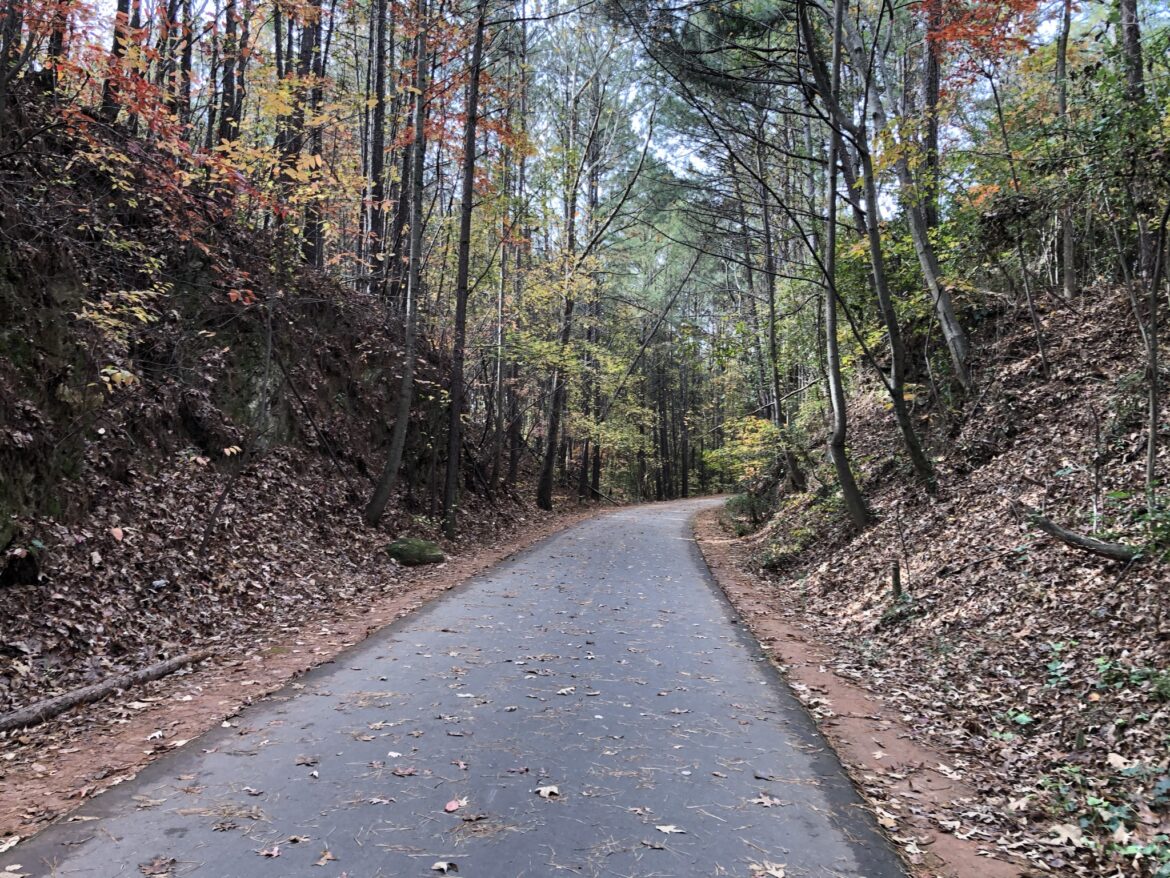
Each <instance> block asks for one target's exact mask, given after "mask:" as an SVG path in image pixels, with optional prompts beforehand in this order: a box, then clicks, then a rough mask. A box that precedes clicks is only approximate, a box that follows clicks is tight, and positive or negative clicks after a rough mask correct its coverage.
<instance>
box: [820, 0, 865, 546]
mask: <svg viewBox="0 0 1170 878" xmlns="http://www.w3.org/2000/svg"><path fill="white" fill-rule="evenodd" d="M846 2H847V0H835V2H834V3H833V59H832V65H833V69H832V74H831V76H832V80H831V85H830V88H831V90H832V95H833V98H832V99H833V100H834V101H835V100H837V95H838V93H839V91H840V87H841V20H842V18H843V16H844V14H845V4H846ZM839 144H840V135H839V134H838V133H837V131H836V130H835V129H833V130H830V132H829V162H828V185H827V186H826V196H825V197H826V207H827V213H828V216H827V219H826V222H825V304H824V313H825V360H826V362H825V373H826V378H827V381H828V385H829V407H830V410H831V417H830V423H831V425H832V429H831V431H830V433H829V458H830V459H831V460H832V461H833V469H834V470H836V472H837V482H838V484H840V486H841V496H842V499H843V500H844V501H845V510H846V511H847V512H848V513H849V520H850V521H852V522H853V525H854V527H856V528H857V529H858V530H862V529H864V528H865V527H867V526H868V525H869V523H870V513H869V509H868V508H867V507H866V504H865V498H864V497H863V496H862V494H861V489H860V488H859V487H858V486H857V480H856V479H855V478H854V476H853V467H852V466H851V465H850V463H849V452H848V449H847V445H846V440H847V436H848V414H847V410H846V402H845V388H844V384H843V382H842V380H841V348H840V345H839V344H838V341H837V156H838V151H839Z"/></svg>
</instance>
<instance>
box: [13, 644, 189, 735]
mask: <svg viewBox="0 0 1170 878" xmlns="http://www.w3.org/2000/svg"><path fill="white" fill-rule="evenodd" d="M211 653H212V651H211V650H210V649H199V650H196V651H194V652H186V653H183V654H182V655H177V656H175V657H174V658H170V659H167V660H166V661H161V662H158V663H156V664H153V665H150V666H149V667H146V668H141V669H140V670H137V671H131V672H130V673H127V674H119V675H118V676H116V677H110V678H108V679H106V680H102V681H101V682H100V683H94V684H93V685H92V686H85V687H83V688H81V689H74V690H73V691H72V692H66V693H65V694H63V695H58V696H56V697H55V698H47V699H45V700H44V701H38V702H36V703H35V704H30V705H29V706H28V707H22V708H20V709H19V710H14V711H12V712H11V713H6V714H4V715H3V716H0V733H3V732H11V731H13V730H14V729H24V728H28V727H29V726H35V725H39V724H40V723H43V722H46V721H47V720H51V719H52V718H53V717H55V716H60V715H61V714H63V713H64V712H65V711H67V710H69V709H70V708H74V707H77V706H78V705H81V704H92V703H93V702H95V701H101V700H102V699H103V698H105V697H107V696H109V695H112V694H114V693H115V692H117V691H118V690H119V689H129V688H130V687H131V686H139V685H141V684H143V683H148V682H150V681H151V680H158V679H161V678H162V677H165V676H167V675H168V674H173V673H174V672H175V671H178V670H180V669H181V668H185V667H186V666H187V665H190V664H194V663H195V662H200V661H203V659H205V658H207V657H208V656H210V655H211Z"/></svg>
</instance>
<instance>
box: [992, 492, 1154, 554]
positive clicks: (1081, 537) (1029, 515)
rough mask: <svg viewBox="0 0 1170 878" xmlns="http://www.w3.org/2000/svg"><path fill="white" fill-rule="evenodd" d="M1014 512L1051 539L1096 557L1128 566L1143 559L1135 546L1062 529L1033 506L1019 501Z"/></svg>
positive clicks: (1015, 504)
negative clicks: (1053, 538) (1120, 562)
mask: <svg viewBox="0 0 1170 878" xmlns="http://www.w3.org/2000/svg"><path fill="white" fill-rule="evenodd" d="M1012 512H1014V513H1015V514H1016V515H1017V516H1018V517H1019V518H1021V519H1023V520H1024V521H1027V522H1028V523H1029V524H1031V525H1032V526H1033V527H1035V528H1036V529H1037V530H1040V531H1043V532H1044V533H1046V534H1048V535H1049V536H1050V537H1055V538H1056V539H1058V540H1060V541H1061V542H1062V543H1064V544H1065V545H1068V546H1072V547H1073V548H1074V549H1081V550H1082V551H1085V552H1092V553H1093V554H1094V555H1100V556H1101V557H1103V558H1109V559H1111V560H1113V561H1122V562H1125V563H1127V564H1128V563H1131V562H1133V561H1136V560H1138V559H1139V558H1140V557H1142V550H1141V549H1135V548H1134V547H1133V546H1127V545H1125V544H1124V543H1107V542H1105V541H1104V540H1099V539H1097V538H1096V537H1091V536H1088V535H1087V534H1082V533H1077V532H1076V531H1074V530H1069V529H1068V528H1065V527H1061V526H1060V525H1059V524H1057V523H1056V522H1055V521H1053V520H1052V519H1051V518H1045V517H1044V516H1043V515H1041V514H1040V511H1039V510H1038V509H1033V508H1032V507H1031V506H1028V505H1026V504H1024V503H1020V502H1019V501H1015V502H1013V503H1012Z"/></svg>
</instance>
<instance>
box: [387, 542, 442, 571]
mask: <svg viewBox="0 0 1170 878" xmlns="http://www.w3.org/2000/svg"><path fill="white" fill-rule="evenodd" d="M386 553H387V554H388V555H389V556H390V557H391V558H393V559H394V560H395V561H397V562H398V563H399V564H404V565H406V566H407V567H415V566H417V565H419V564H442V563H443V562H444V561H446V560H447V556H446V555H444V554H443V550H442V549H440V548H439V547H438V546H437V545H436V544H435V543H432V542H431V541H430V540H420V539H416V538H415V537H402V538H400V539H397V540H395V541H394V542H392V543H391V544H390V545H388V546H387V547H386Z"/></svg>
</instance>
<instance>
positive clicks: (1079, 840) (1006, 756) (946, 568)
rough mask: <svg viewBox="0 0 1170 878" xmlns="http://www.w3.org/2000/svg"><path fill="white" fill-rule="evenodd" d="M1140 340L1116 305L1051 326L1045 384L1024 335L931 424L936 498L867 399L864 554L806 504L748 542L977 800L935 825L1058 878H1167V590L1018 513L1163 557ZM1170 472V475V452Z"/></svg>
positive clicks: (859, 414) (779, 592) (1163, 581)
mask: <svg viewBox="0 0 1170 878" xmlns="http://www.w3.org/2000/svg"><path fill="white" fill-rule="evenodd" d="M1128 319H1129V318H1128V305H1127V302H1126V300H1125V298H1124V296H1123V295H1121V294H1118V293H1115V292H1110V293H1108V294H1104V293H1099V294H1098V295H1097V298H1096V299H1095V300H1088V299H1086V301H1085V302H1084V303H1082V304H1081V305H1080V310H1079V311H1076V312H1074V311H1072V310H1060V311H1056V312H1053V313H1051V314H1048V315H1047V316H1046V319H1045V337H1046V342H1047V344H1048V355H1049V358H1050V359H1051V361H1052V365H1053V372H1052V375H1051V378H1050V379H1048V380H1045V379H1044V377H1043V376H1042V375H1041V374H1040V367H1039V360H1038V357H1037V355H1036V354H1035V342H1034V339H1033V337H1032V336H1031V334H1030V330H1028V329H1027V328H1026V326H1024V325H1023V324H1022V323H1021V324H1020V326H1021V328H1020V329H1019V330H1018V331H1015V332H1013V333H1010V334H1008V335H1007V336H1006V337H1004V338H1003V340H1002V341H1000V342H999V343H998V344H996V345H995V346H989V349H990V351H991V356H990V357H989V358H988V359H987V360H986V361H985V362H984V364H983V368H982V375H981V376H980V388H981V390H980V391H979V393H978V396H977V398H976V399H975V400H974V401H973V402H972V403H970V404H969V405H968V408H967V410H966V411H965V412H964V413H963V414H962V415H961V416H960V417H961V419H959V420H955V421H953V422H952V423H951V424H941V425H940V424H935V425H934V430H935V433H934V435H933V436H932V437H931V439H932V446H933V448H934V453H935V454H936V455H937V458H936V459H937V460H938V469H939V475H940V481H941V483H942V490H941V492H940V494H939V496H938V497H937V498H935V499H931V498H928V497H926V496H925V495H924V494H923V492H922V491H920V490H918V489H916V488H915V487H913V485H912V484H911V483H910V479H909V478H908V476H907V469H906V467H905V466H904V465H903V463H902V462H901V457H900V455H896V456H895V459H893V460H892V459H891V453H890V449H894V448H897V447H898V437H897V435H896V433H895V432H894V430H893V425H892V423H891V418H890V417H889V415H888V413H887V411H886V408H885V406H884V405H883V404H882V401H881V399H880V397H878V396H877V395H876V394H872V395H869V396H867V397H864V398H863V399H862V400H860V401H858V402H857V403H855V407H854V409H853V410H852V412H851V415H852V418H853V422H852V424H851V437H852V438H851V452H852V454H853V456H854V459H855V461H856V462H857V463H859V464H860V469H861V470H862V473H863V478H864V479H865V490H866V492H867V495H868V499H869V501H870V503H871V504H872V506H873V509H874V511H875V512H876V513H877V514H878V516H879V521H878V523H877V524H876V525H874V526H873V527H872V528H870V529H869V530H867V531H866V532H865V533H863V534H861V535H860V536H856V537H853V538H851V537H850V535H849V534H848V531H847V529H846V527H845V525H844V519H843V515H842V513H841V511H840V510H839V509H838V508H837V507H836V506H835V505H834V503H833V501H832V500H829V501H819V500H817V499H816V498H815V497H813V496H812V495H801V496H799V497H794V498H789V499H787V500H786V501H784V502H783V504H782V507H781V510H780V512H779V513H778V514H777V515H776V516H775V518H774V519H773V520H772V522H771V523H770V524H769V525H768V526H766V527H765V529H764V530H763V531H761V532H760V533H759V534H758V535H756V536H755V537H753V538H751V541H752V544H753V545H754V546H755V547H756V551H755V557H756V559H757V563H758V564H759V565H760V567H759V572H760V573H762V574H763V575H764V576H767V577H770V578H771V580H772V581H773V582H774V585H775V588H774V590H773V591H772V603H773V605H774V610H775V612H778V613H785V614H787V615H788V616H789V617H790V618H793V619H794V620H796V621H797V624H799V625H800V626H801V627H804V628H805V629H806V630H808V631H810V633H811V634H812V635H813V636H814V637H815V638H816V639H817V640H819V641H821V642H825V643H829V644H832V645H833V647H834V648H835V651H836V656H837V659H836V662H835V667H834V670H836V671H837V672H838V673H841V674H842V675H844V676H847V677H849V678H851V679H853V680H856V681H858V682H859V683H861V684H862V685H864V686H865V687H866V688H868V689H870V690H873V691H875V692H877V693H879V694H880V695H881V696H882V697H883V698H884V699H885V700H886V701H887V703H889V704H891V705H892V706H894V707H895V708H896V709H897V710H898V711H899V712H900V714H901V716H902V719H903V720H904V722H905V723H906V724H907V725H908V726H909V727H911V728H912V729H913V730H914V733H915V734H916V735H917V736H919V737H920V738H921V739H922V740H923V741H924V742H927V743H929V744H931V745H933V746H935V747H936V748H940V749H942V750H945V751H946V752H948V753H949V754H950V755H951V757H952V761H951V766H952V767H953V768H954V770H955V771H956V772H957V773H958V775H959V776H961V777H962V779H963V780H964V781H965V782H967V783H968V784H970V785H972V786H973V787H974V788H975V789H976V790H977V795H976V796H974V797H972V798H971V799H970V800H968V801H962V802H956V803H954V807H953V809H952V811H951V813H949V814H943V815H939V816H938V818H937V819H938V821H939V822H940V825H942V826H943V827H944V828H946V829H949V830H950V831H953V832H956V833H959V832H962V833H970V834H971V836H970V837H973V838H976V839H984V840H986V841H987V842H988V843H990V844H993V845H994V846H996V847H997V848H999V849H1000V851H1002V852H1003V853H1004V854H1011V855H1012V856H1014V857H1016V858H1018V859H1019V860H1020V861H1022V862H1026V863H1027V864H1029V865H1031V866H1032V867H1034V868H1035V869H1036V871H1037V872H1038V873H1043V874H1054V873H1058V874H1070V875H1072V874H1075V875H1105V874H1110V875H1111V874H1118V875H1135V876H1137V875H1142V876H1158V878H1163V876H1165V875H1167V874H1170V749H1168V743H1170V737H1168V731H1167V730H1168V729H1170V618H1168V614H1167V610H1168V608H1170V587H1168V586H1170V574H1168V571H1167V568H1166V566H1165V564H1163V563H1160V559H1156V560H1152V561H1149V562H1146V563H1143V564H1138V565H1132V566H1130V567H1126V566H1124V565H1121V564H1118V563H1114V562H1110V561H1106V560H1104V559H1101V558H1098V557H1096V556H1093V555H1089V554H1086V553H1084V552H1079V551H1076V550H1073V549H1070V548H1068V547H1066V546H1064V545H1063V544H1060V543H1057V542H1055V541H1053V540H1052V539H1050V538H1049V537H1046V536H1044V535H1043V534H1040V533H1039V532H1038V531H1035V530H1033V529H1031V528H1029V527H1028V526H1027V525H1025V524H1024V523H1022V522H1020V521H1018V520H1016V519H1015V518H1014V517H1013V516H1012V515H1011V514H1010V512H1009V504H1010V502H1011V501H1012V500H1016V499H1022V500H1024V501H1025V502H1027V503H1029V504H1032V505H1034V506H1038V507H1040V508H1041V509H1043V510H1044V512H1045V514H1046V515H1048V516H1049V517H1051V518H1053V519H1054V520H1056V521H1058V522H1060V523H1061V524H1063V525H1064V526H1066V527H1070V528H1072V529H1075V530H1080V531H1083V532H1092V531H1094V530H1095V531H1096V533H1097V535H1098V536H1101V537H1102V538H1106V539H1110V540H1117V541H1126V542H1129V543H1131V544H1133V545H1139V544H1141V543H1142V542H1143V541H1144V540H1145V539H1146V538H1147V534H1148V531H1147V527H1148V524H1147V522H1145V521H1144V520H1143V515H1144V511H1145V505H1144V496H1143V476H1144V472H1143V464H1144V449H1145V431H1144V429H1143V412H1142V399H1143V395H1142V394H1143V385H1142V383H1141V375H1142V369H1143V362H1142V359H1141V357H1140V350H1139V346H1140V342H1139V340H1138V338H1137V335H1136V331H1135V330H1134V329H1133V328H1132V326H1131V324H1130V322H1127V320H1128ZM1159 463H1160V471H1161V472H1162V473H1166V472H1167V471H1170V455H1168V454H1167V452H1166V451H1165V450H1162V451H1161V452H1160V455H1159ZM1153 524H1154V525H1155V526H1158V525H1159V524H1160V526H1161V527H1163V528H1165V526H1166V521H1165V520H1163V521H1162V522H1160V523H1159V522H1154V523H1153ZM892 563H898V564H900V565H901V578H902V585H903V588H904V590H905V593H904V595H903V596H902V597H901V598H900V599H897V598H895V597H894V596H893V593H892V590H891V577H890V569H891V564H892ZM764 568H767V569H764Z"/></svg>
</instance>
